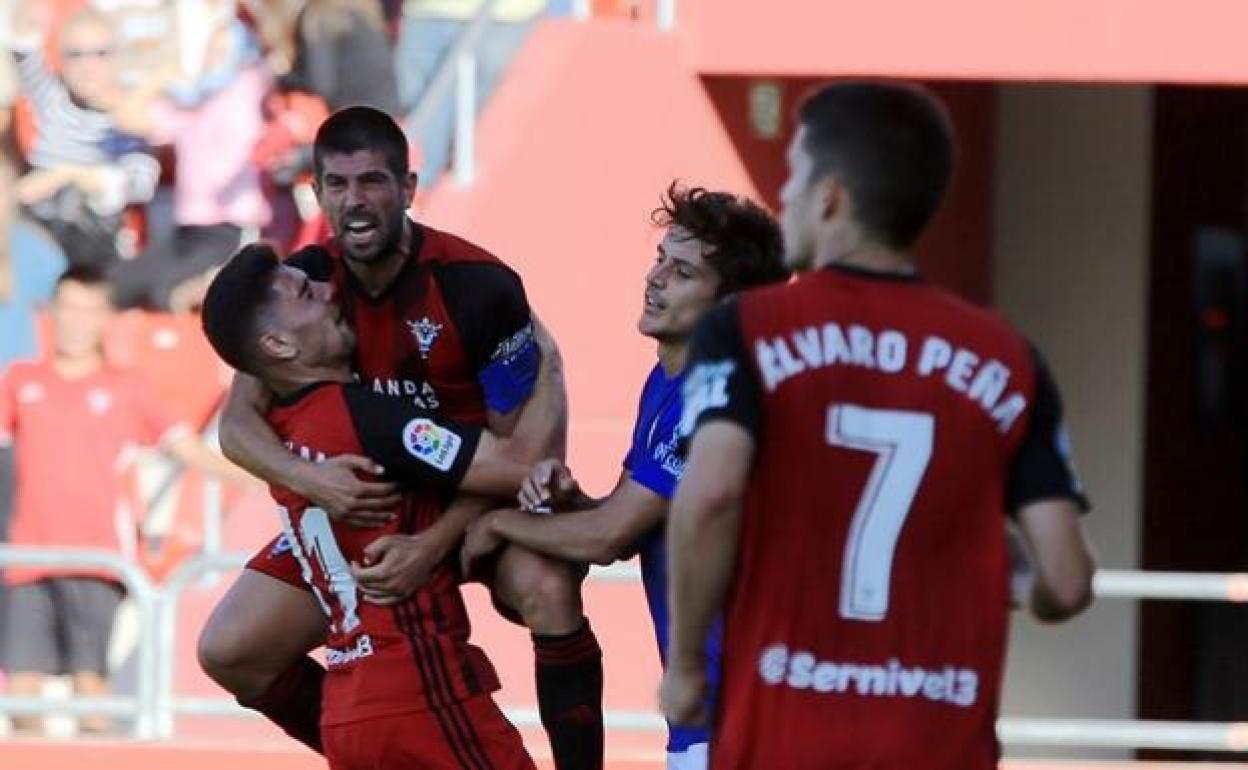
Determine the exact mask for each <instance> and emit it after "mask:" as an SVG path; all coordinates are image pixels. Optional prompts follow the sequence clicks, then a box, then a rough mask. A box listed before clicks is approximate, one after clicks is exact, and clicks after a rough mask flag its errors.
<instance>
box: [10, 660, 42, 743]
mask: <svg viewBox="0 0 1248 770" xmlns="http://www.w3.org/2000/svg"><path fill="white" fill-rule="evenodd" d="M9 695H12V696H14V697H18V698H23V697H26V698H37V697H39V696H41V695H43V674H37V673H34V672H30V671H15V672H13V673H12V674H10V675H9ZM12 719H13V731H14V732H16V733H18V734H21V735H41V734H43V730H44V725H43V717H41V716H38V715H33V714H32V715H28V716H16V715H15V716H14V717H13V718H12Z"/></svg>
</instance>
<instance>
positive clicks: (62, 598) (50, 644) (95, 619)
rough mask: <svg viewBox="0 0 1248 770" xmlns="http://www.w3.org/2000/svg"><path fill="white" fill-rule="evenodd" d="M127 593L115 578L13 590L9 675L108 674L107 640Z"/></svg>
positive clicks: (63, 580) (46, 582) (62, 580)
mask: <svg viewBox="0 0 1248 770" xmlns="http://www.w3.org/2000/svg"><path fill="white" fill-rule="evenodd" d="M124 595H125V591H124V590H123V589H122V587H121V586H120V585H118V584H117V583H114V582H112V581H111V580H101V579H99V578H86V577H58V578H44V579H43V580H36V581H35V582H33V583H22V584H20V585H16V586H12V587H11V588H10V589H9V602H8V604H9V606H8V608H7V614H8V616H7V617H6V618H5V622H4V625H3V628H4V635H5V639H4V644H3V645H2V646H3V648H4V653H5V655H4V658H5V659H4V668H5V670H6V671H8V672H10V673H33V674H77V673H87V672H90V673H95V674H100V675H104V674H106V673H108V640H109V636H110V635H111V634H112V631H113V618H114V616H116V614H117V607H118V605H120V604H121V600H122V597H123V596H124Z"/></svg>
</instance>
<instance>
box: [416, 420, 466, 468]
mask: <svg viewBox="0 0 1248 770" xmlns="http://www.w3.org/2000/svg"><path fill="white" fill-rule="evenodd" d="M463 443H464V440H463V439H462V438H460V437H459V434H457V433H454V432H452V431H449V430H447V429H446V428H444V427H442V426H441V425H438V424H437V423H435V422H434V421H433V420H429V419H426V418H424V417H417V418H416V419H414V420H412V421H411V422H409V423H408V424H407V425H404V426H403V447H404V448H405V449H406V450H407V451H408V454H410V455H411V456H412V457H415V458H416V459H417V460H420V461H421V462H425V463H428V464H429V465H432V466H433V467H435V468H437V469H438V470H440V471H446V470H450V468H451V465H452V464H453V463H454V462H455V457H456V455H458V454H459V448H460V446H462V445H463Z"/></svg>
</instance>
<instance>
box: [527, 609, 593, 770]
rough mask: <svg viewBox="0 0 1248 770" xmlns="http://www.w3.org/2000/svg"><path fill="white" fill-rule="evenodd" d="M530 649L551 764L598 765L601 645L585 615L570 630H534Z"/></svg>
mask: <svg viewBox="0 0 1248 770" xmlns="http://www.w3.org/2000/svg"><path fill="white" fill-rule="evenodd" d="M533 654H534V659H535V660H536V662H537V708H538V711H539V712H540V713H541V716H542V726H543V727H545V728H546V735H547V737H548V738H549V739H550V750H551V753H552V754H554V757H555V768H556V770H602V751H603V738H602V650H601V649H600V648H599V647H598V638H597V637H595V636H594V631H593V629H591V628H590V627H589V621H588V620H587V621H585V624H584V625H583V626H581V627H580V629H578V630H576V631H573V632H572V633H570V634H563V635H560V636H540V635H538V634H534V635H533Z"/></svg>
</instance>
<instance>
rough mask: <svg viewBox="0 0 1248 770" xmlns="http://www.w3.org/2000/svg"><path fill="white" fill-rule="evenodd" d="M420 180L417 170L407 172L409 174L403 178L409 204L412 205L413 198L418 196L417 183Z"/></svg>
mask: <svg viewBox="0 0 1248 770" xmlns="http://www.w3.org/2000/svg"><path fill="white" fill-rule="evenodd" d="M419 181H420V177H419V176H417V174H416V172H415V171H409V172H407V176H406V177H405V178H404V179H403V197H404V199H405V200H406V201H407V205H408V206H409V207H410V206H411V205H412V200H413V199H414V198H415V197H416V185H417V183H418V182H419Z"/></svg>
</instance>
